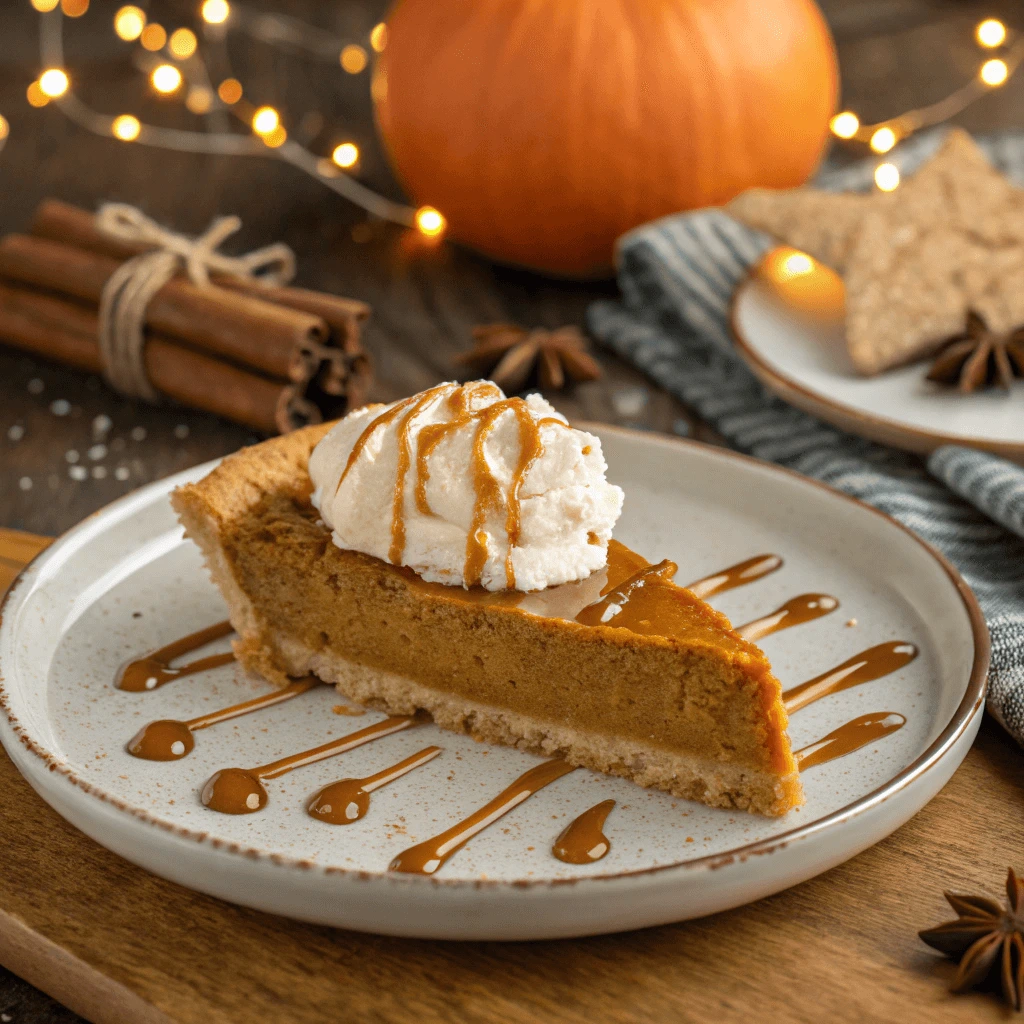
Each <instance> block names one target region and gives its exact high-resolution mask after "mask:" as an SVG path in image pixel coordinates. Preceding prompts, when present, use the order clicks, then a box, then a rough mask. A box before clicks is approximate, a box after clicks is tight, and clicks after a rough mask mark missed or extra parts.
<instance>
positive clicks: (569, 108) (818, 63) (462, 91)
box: [373, 0, 837, 276]
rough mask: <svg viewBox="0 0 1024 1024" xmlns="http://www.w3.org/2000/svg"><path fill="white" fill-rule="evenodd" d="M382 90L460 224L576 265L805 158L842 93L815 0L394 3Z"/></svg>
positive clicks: (510, 248)
mask: <svg viewBox="0 0 1024 1024" xmlns="http://www.w3.org/2000/svg"><path fill="white" fill-rule="evenodd" d="M387 26H388V36H387V46H386V48H385V50H384V52H383V54H381V56H380V59H379V61H378V64H377V69H376V73H375V75H376V77H375V80H374V90H373V92H374V98H375V102H376V109H377V117H378V122H379V125H380V129H381V133H382V135H383V137H384V140H385V143H386V145H387V148H388V150H389V152H390V155H391V159H392V163H393V166H394V168H395V170H396V172H397V174H398V176H399V178H400V179H401V181H402V182H403V184H404V185H405V187H406V189H407V190H408V192H409V194H410V195H411V196H412V197H413V198H414V199H415V201H416V202H418V203H429V204H430V205H432V206H436V207H437V208H438V209H439V210H441V212H442V213H443V214H444V215H445V216H446V217H447V218H448V224H449V229H450V232H451V234H452V236H453V237H455V238H456V239H458V240H460V241H462V242H464V243H466V244H467V245H470V246H473V247H474V248H476V249H479V250H480V251H481V252H483V253H486V254H487V255H488V256H491V257H493V258H494V259H497V260H501V261H503V262H508V263H515V264H521V265H524V266H528V267H533V268H536V269H538V270H543V271H547V272H550V273H555V274H562V275H568V276H595V275H599V274H602V273H606V272H607V271H608V269H609V268H610V266H611V261H612V248H613V244H614V241H615V239H616V238H617V237H618V236H619V235H621V234H622V233H623V232H624V231H627V230H629V229H630V228H632V227H634V226H636V225H637V224H640V223H643V222H644V221H647V220H651V219H652V218H654V217H660V216H662V215H664V214H667V213H672V212H674V211H676V210H683V209H692V208H695V207H700V206H711V205H716V204H719V203H723V202H726V201H727V200H729V199H731V198H732V197H733V196H734V195H736V194H737V193H739V192H741V191H743V189H746V188H750V187H751V186H755V185H762V186H769V187H775V188H788V187H790V186H793V185H799V184H801V183H802V182H803V181H805V180H806V179H807V177H808V176H809V175H810V173H811V172H812V171H813V170H814V168H815V165H816V164H817V162H818V159H819V157H820V155H821V152H822V149H823V147H824V144H825V141H826V138H827V135H828V122H829V117H830V116H831V114H832V113H833V110H834V108H835V100H836V81H837V74H836V59H835V51H834V49H833V46H832V39H831V36H830V35H829V31H828V28H827V27H826V25H825V22H824V19H823V18H822V16H821V13H820V11H819V10H818V8H817V7H816V6H815V4H814V2H813V0H398V3H396V4H395V7H394V8H393V10H392V11H391V13H390V15H389V17H388V21H387Z"/></svg>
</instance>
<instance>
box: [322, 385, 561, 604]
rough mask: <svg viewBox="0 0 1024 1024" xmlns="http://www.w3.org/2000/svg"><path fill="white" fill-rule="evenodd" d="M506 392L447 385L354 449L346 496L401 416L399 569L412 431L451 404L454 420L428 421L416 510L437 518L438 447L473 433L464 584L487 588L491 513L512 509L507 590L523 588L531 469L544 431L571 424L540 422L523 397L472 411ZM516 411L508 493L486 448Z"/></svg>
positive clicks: (403, 406)
mask: <svg viewBox="0 0 1024 1024" xmlns="http://www.w3.org/2000/svg"><path fill="white" fill-rule="evenodd" d="M500 394H501V392H500V390H499V389H498V387H497V385H495V384H492V383H490V381H472V382H470V383H468V384H463V385H461V386H460V385H455V384H439V385H438V386H437V387H433V388H430V389H429V390H428V391H424V392H423V393H422V394H421V395H418V396H416V395H414V396H413V397H412V398H406V399H404V400H403V401H401V402H398V403H396V404H395V405H393V406H392V407H391V408H390V409H388V410H386V411H385V412H383V413H381V414H380V415H379V416H377V417H375V418H374V419H373V420H372V421H371V422H370V423H369V424H368V425H367V426H366V428H365V429H364V430H363V432H362V433H361V434H360V435H359V437H358V438H357V439H356V443H355V444H354V445H353V446H352V451H351V452H350V453H349V456H348V460H347V462H346V463H345V468H344V470H343V471H342V474H341V477H340V478H339V479H338V486H337V488H336V489H335V493H337V492H338V491H340V490H341V486H342V484H343V483H344V482H345V479H346V477H347V476H348V474H349V471H350V470H351V469H352V467H353V466H354V465H355V463H356V461H357V460H358V458H359V456H360V454H361V453H362V452H363V450H364V449H365V448H366V446H367V444H368V443H369V442H370V439H371V438H372V437H373V436H374V434H376V433H377V431H379V430H382V429H384V428H386V427H387V426H389V425H390V424H391V423H393V422H395V420H397V419H398V418H399V417H401V422H400V423H399V425H398V468H397V471H396V474H395V488H394V496H393V499H392V507H391V546H390V548H389V550H388V560H389V561H390V562H391V564H392V565H401V564H402V556H403V554H404V553H405V486H406V480H407V478H408V474H409V470H410V469H411V468H412V466H413V453H412V426H413V423H414V422H415V419H416V417H417V416H418V415H419V414H420V413H422V412H423V411H424V410H425V409H427V408H429V407H430V406H431V405H433V404H434V403H435V402H438V401H443V402H444V403H445V406H446V408H447V411H448V413H449V418H448V419H447V420H445V421H443V422H441V423H428V424H426V425H425V426H424V427H423V428H422V429H421V430H420V434H419V443H418V445H417V451H416V456H415V464H416V469H415V471H416V478H415V485H414V488H413V493H414V498H415V501H416V509H417V511H419V512H420V513H422V514H423V515H434V511H433V509H432V508H431V507H430V502H429V501H428V499H427V481H428V480H429V479H430V465H429V459H430V456H431V454H432V453H433V451H434V450H435V449H436V448H437V446H438V445H439V444H440V443H441V442H442V441H443V440H444V439H445V438H447V437H450V436H451V435H452V434H454V433H455V432H456V431H458V430H462V429H466V428H469V429H473V428H474V427H475V434H474V437H473V451H472V462H471V465H470V467H469V468H470V475H471V478H472V480H473V489H474V503H473V514H472V519H471V522H470V527H469V535H468V537H467V539H466V560H465V564H464V568H463V580H464V583H465V585H466V586H467V587H471V586H475V585H477V584H479V583H480V580H481V576H482V575H483V570H484V566H485V565H486V564H487V554H488V551H487V537H488V535H487V531H486V529H485V527H486V524H487V519H488V517H489V516H490V515H492V514H495V513H498V512H500V511H501V510H502V508H504V510H505V534H506V538H507V547H506V553H505V586H506V588H507V589H508V590H512V589H514V588H515V585H516V577H515V570H514V569H513V566H512V551H513V549H514V548H515V547H516V546H517V545H518V543H519V537H520V533H521V530H522V507H521V502H520V497H519V493H520V490H521V489H522V486H523V481H524V480H525V478H526V474H527V473H528V472H529V470H530V467H531V466H532V465H533V464H534V462H536V461H537V459H538V458H540V456H541V455H542V454H543V453H544V445H543V442H542V441H541V436H540V428H541V427H542V426H548V425H554V424H557V425H558V426H560V427H568V424H566V423H564V422H563V421H562V420H560V419H557V418H555V417H553V416H547V417H544V418H543V419H540V420H535V419H534V418H533V414H532V413H531V412H530V407H529V406H528V405H527V404H526V402H525V401H524V400H523V399H522V398H501V399H500V400H499V401H496V402H494V403H493V404H491V405H488V406H485V407H484V408H482V409H477V410H473V409H472V408H471V406H472V402H473V399H474V398H495V397H498V396H499V395H500ZM509 411H511V412H512V413H513V415H514V416H515V418H516V422H517V424H518V427H519V459H518V462H517V464H516V468H515V471H514V472H513V474H512V480H511V482H510V484H509V486H508V488H507V489H504V488H502V486H501V484H500V483H499V482H498V480H497V479H496V478H495V476H494V474H493V473H492V472H491V468H490V466H489V465H488V463H487V455H486V451H485V446H486V443H487V437H488V435H489V434H490V432H491V430H493V428H494V426H495V424H496V423H497V422H498V420H499V419H500V418H501V416H502V415H503V414H504V413H506V412H509Z"/></svg>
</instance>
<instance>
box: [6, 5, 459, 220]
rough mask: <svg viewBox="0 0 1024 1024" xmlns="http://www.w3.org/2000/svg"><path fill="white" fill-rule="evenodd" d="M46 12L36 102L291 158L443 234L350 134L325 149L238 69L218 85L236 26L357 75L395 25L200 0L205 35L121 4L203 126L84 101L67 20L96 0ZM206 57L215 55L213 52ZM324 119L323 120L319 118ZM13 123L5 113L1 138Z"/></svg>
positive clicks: (204, 146)
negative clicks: (248, 91)
mask: <svg viewBox="0 0 1024 1024" xmlns="http://www.w3.org/2000/svg"><path fill="white" fill-rule="evenodd" d="M30 3H31V5H32V7H33V8H34V9H35V10H36V11H38V12H39V14H40V16H41V17H40V30H39V43H40V57H41V64H42V68H43V70H42V71H41V72H40V74H39V77H38V78H37V79H36V80H35V81H33V82H32V83H31V84H30V85H29V86H28V89H27V93H26V96H27V99H28V102H29V104H31V105H32V106H33V107H45V106H47V105H48V104H50V103H53V104H54V105H55V106H57V107H58V108H59V109H60V110H61V111H62V112H63V113H64V114H65V116H67V117H68V118H69V119H70V120H71V121H73V122H75V123H76V124H78V125H80V126H81V127H82V128H85V129H86V130H88V131H90V132H92V133H93V134H96V135H101V136H107V137H110V136H113V137H114V138H115V139H119V140H120V141H121V142H125V143H136V144H141V145H146V146H154V147H158V148H162V149H172V150H180V151H186V152H194V153H211V154H224V155H235V156H244V155H248V156H268V157H274V158H277V159H280V160H283V161H285V162H286V163H289V164H291V165H292V166H294V167H296V168H298V169H299V170H301V171H304V172H305V173H307V174H309V175H311V176H313V177H314V178H316V179H317V180H318V181H320V182H322V183H323V184H324V185H326V186H327V187H328V188H330V189H332V190H333V191H335V192H337V193H338V194H339V195H342V196H344V197H345V198H346V199H348V200H350V201H351V202H353V203H355V204H356V205H357V206H360V207H362V208H363V209H364V210H366V212H367V213H369V214H370V215H371V216H373V217H377V218H380V219H381V220H387V221H392V222H393V223H396V224H400V225H403V226H407V227H414V228H415V229H416V230H417V231H418V232H419V233H420V235H422V236H424V237H425V238H428V239H437V238H440V237H441V236H442V235H443V234H444V232H445V229H446V227H447V222H446V221H445V218H444V215H443V214H442V213H440V211H438V210H436V209H434V208H433V207H431V206H420V207H412V206H407V205H405V204H403V203H397V202H394V201H393V200H390V199H388V198H387V197H385V196H382V195H381V194H380V193H378V192H375V191H373V190H372V189H370V188H368V187H367V186H366V185H364V184H363V183H362V182H360V181H359V180H358V179H357V178H356V177H355V176H354V174H355V172H356V170H357V169H358V165H359V160H360V152H359V147H358V145H357V144H356V143H355V142H354V141H352V140H349V139H344V138H342V139H339V140H338V141H337V142H336V143H335V145H334V146H333V148H332V150H331V152H330V153H329V154H317V153H315V152H312V151H311V150H309V149H307V148H306V147H305V146H303V145H302V144H300V143H299V142H298V141H297V140H296V139H295V138H294V137H292V136H291V135H290V134H289V131H288V128H287V127H286V125H285V123H284V118H283V117H282V115H281V113H280V112H279V111H278V110H277V109H275V108H274V107H272V106H267V105H263V106H259V107H254V106H253V105H252V104H251V103H249V102H248V101H247V100H246V98H245V88H244V86H243V84H242V83H241V82H240V81H239V80H238V79H237V78H236V77H234V76H233V75H232V74H230V73H229V74H228V75H226V76H225V77H223V78H221V79H220V80H219V81H218V83H217V84H216V86H215V85H214V84H213V81H212V79H211V75H210V70H209V69H210V67H211V66H213V65H214V63H215V64H216V66H217V67H219V68H228V69H230V65H229V62H228V54H227V48H226V46H225V38H226V34H227V32H228V31H231V30H237V31H239V32H243V33H245V34H247V35H249V36H251V37H253V38H254V39H257V40H260V41H261V42H263V43H266V44H268V45H272V46H276V47H282V48H286V49H294V50H298V51H301V52H304V53H306V54H308V55H310V56H313V57H315V58H318V59H330V60H332V61H336V62H337V63H338V65H339V66H340V67H341V69H342V70H343V71H344V72H346V73H347V74H350V75H359V74H361V73H362V72H364V71H366V70H367V69H368V68H369V67H370V64H371V61H372V55H375V54H377V53H380V52H381V51H383V49H384V47H385V46H386V45H387V26H386V25H385V24H384V23H383V22H381V23H380V24H378V25H375V26H374V28H373V29H372V30H371V31H370V32H369V34H368V36H367V38H366V40H365V42H366V43H367V45H366V46H364V45H362V44H361V43H359V42H352V41H345V40H339V39H334V38H333V37H331V36H330V34H329V33H325V32H323V31H321V30H319V29H313V28H312V26H309V25H306V24H304V23H303V22H300V21H298V20H296V19H294V18H291V17H288V16H286V15H278V14H267V13H263V12H255V11H250V10H249V9H248V8H246V7H245V6H244V5H243V4H239V3H232V2H229V0H202V2H201V3H200V4H199V8H198V15H199V17H198V26H197V27H198V28H199V34H198V35H197V33H196V32H195V31H193V29H191V28H188V27H178V28H173V29H172V30H170V31H169V30H168V29H167V28H165V27H164V26H163V25H162V24H160V23H159V22H157V21H154V20H151V19H150V18H149V16H148V15H147V13H146V12H145V11H144V10H143V9H142V8H141V7H138V6H136V5H134V4H127V5H125V6H123V7H121V8H119V9H118V10H117V11H116V13H115V14H114V16H113V24H112V27H113V30H114V33H115V34H116V35H117V37H118V38H119V39H121V40H122V41H123V42H125V43H128V44H132V45H134V46H135V47H136V48H137V49H136V51H135V52H134V53H133V57H134V59H135V63H136V65H137V66H138V67H139V68H140V69H141V70H143V71H144V72H145V73H146V75H147V78H148V81H149V86H150V88H151V90H152V92H153V93H154V94H155V95H156V96H158V97H163V98H166V99H180V100H182V101H183V102H184V105H185V107H186V108H187V109H188V110H189V111H190V112H191V113H192V114H195V115H199V116H203V117H204V124H205V128H204V130H202V131H198V130H188V129H178V128H165V127H161V126H158V125H150V124H144V123H143V122H142V121H140V120H139V118H138V117H136V116H135V115H134V114H131V113H119V114H106V113H101V112H99V111H96V110H93V109H92V108H91V107H89V106H88V105H87V104H86V103H84V102H83V101H82V100H81V99H80V98H79V96H78V95H77V94H76V92H75V90H74V88H73V82H72V78H71V75H70V74H69V72H68V70H67V68H66V65H65V62H64V38H63V32H64V19H65V18H78V17H81V16H82V15H83V14H85V13H86V12H87V11H88V9H89V0H30ZM208 56H212V57H215V58H216V60H215V61H212V60H208V59H207V58H208ZM232 117H234V118H236V119H237V120H238V121H240V122H241V123H242V124H244V125H245V126H246V127H247V128H248V129H249V131H248V132H247V133H245V134H243V133H241V132H238V131H231V118H232ZM321 120H322V119H321ZM9 134H10V126H9V124H8V122H7V121H6V119H4V118H3V116H2V115H0V147H2V146H3V144H4V143H5V142H6V140H7V137H8V135H9Z"/></svg>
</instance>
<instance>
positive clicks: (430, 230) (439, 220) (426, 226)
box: [416, 206, 448, 238]
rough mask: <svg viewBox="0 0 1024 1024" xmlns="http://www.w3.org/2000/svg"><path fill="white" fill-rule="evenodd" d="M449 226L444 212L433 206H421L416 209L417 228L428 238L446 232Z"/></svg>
mask: <svg viewBox="0 0 1024 1024" xmlns="http://www.w3.org/2000/svg"><path fill="white" fill-rule="evenodd" d="M447 226H448V225H447V221H445V219H444V214H442V213H441V212H440V210H435V209H434V208H433V207H432V206H421V207H420V208H419V209H418V210H417V211H416V230H417V231H419V232H420V234H423V235H426V236H427V237H428V238H437V237H438V235H442V234H444V229H445V228H446V227H447Z"/></svg>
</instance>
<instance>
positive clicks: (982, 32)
mask: <svg viewBox="0 0 1024 1024" xmlns="http://www.w3.org/2000/svg"><path fill="white" fill-rule="evenodd" d="M974 38H975V39H977V40H978V45H979V46H985V47H987V48H988V49H990V50H991V49H994V48H995V47H997V46H1002V45H1003V43H1005V42H1006V26H1005V25H1004V24H1003V23H1002V22H1001V21H1000V20H999V19H998V18H986V19H985V20H984V21H983V22H980V23H979V25H978V27H977V28H976V29H975V30H974Z"/></svg>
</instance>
